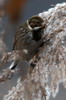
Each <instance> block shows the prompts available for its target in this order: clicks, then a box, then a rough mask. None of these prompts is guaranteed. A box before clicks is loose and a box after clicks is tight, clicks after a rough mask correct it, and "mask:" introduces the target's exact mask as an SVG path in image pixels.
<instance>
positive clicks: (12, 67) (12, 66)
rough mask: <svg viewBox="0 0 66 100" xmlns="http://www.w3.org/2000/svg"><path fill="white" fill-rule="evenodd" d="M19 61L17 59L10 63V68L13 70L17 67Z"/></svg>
mask: <svg viewBox="0 0 66 100" xmlns="http://www.w3.org/2000/svg"><path fill="white" fill-rule="evenodd" d="M17 64H18V62H17V61H13V62H12V64H11V65H10V67H9V69H11V70H13V69H15V68H16V66H17Z"/></svg>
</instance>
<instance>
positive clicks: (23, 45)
mask: <svg viewBox="0 0 66 100" xmlns="http://www.w3.org/2000/svg"><path fill="white" fill-rule="evenodd" d="M44 27H45V24H44V20H43V19H42V18H41V17H39V16H33V17H31V18H30V19H29V20H27V21H26V22H25V23H24V24H22V25H21V26H20V27H19V29H18V30H17V32H16V34H15V38H14V43H13V50H20V51H21V50H26V51H27V53H24V54H23V56H22V59H23V60H26V61H29V60H30V59H31V58H32V57H33V56H34V55H35V54H36V53H37V51H38V48H39V47H40V46H41V44H42V43H43V40H42V35H43V33H44V32H43V30H44ZM17 62H18V61H17ZM17 62H16V61H15V62H14V65H13V66H16V65H17ZM13 66H11V67H10V69H12V68H13Z"/></svg>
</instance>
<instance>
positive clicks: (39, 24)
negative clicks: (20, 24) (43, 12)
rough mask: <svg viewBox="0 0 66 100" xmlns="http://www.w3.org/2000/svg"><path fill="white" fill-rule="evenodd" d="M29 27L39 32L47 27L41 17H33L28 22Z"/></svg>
mask: <svg viewBox="0 0 66 100" xmlns="http://www.w3.org/2000/svg"><path fill="white" fill-rule="evenodd" d="M27 23H28V27H29V29H30V30H32V31H37V30H39V29H43V28H44V27H45V23H44V20H43V19H42V18H41V17H39V16H33V17H31V18H30V19H29V20H28V21H27Z"/></svg>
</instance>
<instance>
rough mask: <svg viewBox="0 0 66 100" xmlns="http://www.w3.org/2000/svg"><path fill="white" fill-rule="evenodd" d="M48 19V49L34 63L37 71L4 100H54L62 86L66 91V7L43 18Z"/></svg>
mask: <svg viewBox="0 0 66 100" xmlns="http://www.w3.org/2000/svg"><path fill="white" fill-rule="evenodd" d="M39 16H41V17H42V18H43V19H46V27H45V29H44V41H45V43H44V46H43V47H41V48H40V50H39V54H38V56H34V58H33V59H31V61H30V62H35V63H36V67H35V68H34V70H33V71H32V73H31V74H30V73H28V74H27V77H26V78H25V80H24V81H23V82H22V81H21V80H20V79H19V80H18V82H17V85H16V87H13V88H12V89H11V90H10V91H9V92H8V94H7V95H6V96H4V100H44V98H45V99H49V96H50V94H52V96H53V97H55V96H56V94H57V93H58V91H59V84H60V83H63V85H64V87H66V3H62V4H57V5H56V6H55V7H54V8H51V9H49V10H48V11H45V12H42V13H40V14H39Z"/></svg>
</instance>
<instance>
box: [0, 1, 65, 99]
mask: <svg viewBox="0 0 66 100" xmlns="http://www.w3.org/2000/svg"><path fill="white" fill-rule="evenodd" d="M65 1H66V0H64V1H63V0H0V59H1V57H2V54H3V53H4V52H7V51H12V46H13V37H14V34H15V32H16V30H17V28H18V27H19V26H20V24H22V23H23V22H24V21H26V20H27V19H29V18H30V17H31V16H33V15H37V14H39V13H41V12H43V11H45V10H48V9H49V8H51V7H52V5H55V4H57V3H62V2H65ZM9 65H10V63H9V64H7V65H5V66H2V67H1V68H0V74H1V73H2V70H3V69H4V68H6V67H8V66H9ZM18 66H19V67H20V66H21V67H20V68H19V69H20V71H18V72H16V73H15V74H14V75H13V77H12V79H11V80H8V81H6V82H5V83H0V100H3V96H4V95H5V94H7V93H8V90H10V89H11V88H12V87H13V86H16V84H17V83H16V82H17V79H18V77H19V76H22V80H23V79H24V78H25V76H26V73H27V70H28V67H29V65H28V67H27V63H26V62H21V63H20V64H19V65H18ZM22 66H23V67H22ZM62 99H63V100H65V99H66V90H65V89H64V87H63V86H62V84H60V92H59V93H58V94H57V96H56V98H52V96H51V97H50V100H62Z"/></svg>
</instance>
